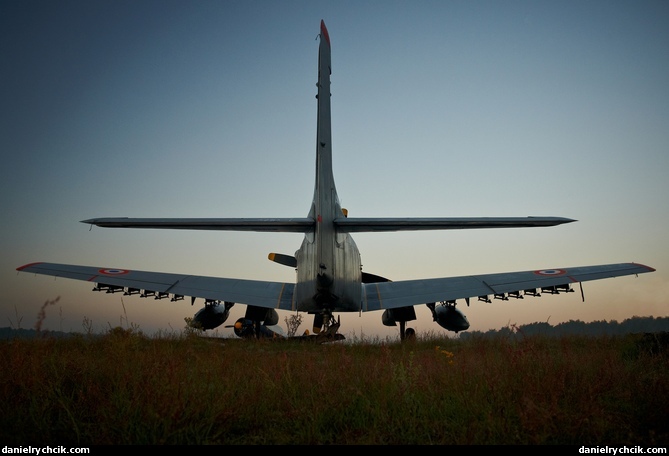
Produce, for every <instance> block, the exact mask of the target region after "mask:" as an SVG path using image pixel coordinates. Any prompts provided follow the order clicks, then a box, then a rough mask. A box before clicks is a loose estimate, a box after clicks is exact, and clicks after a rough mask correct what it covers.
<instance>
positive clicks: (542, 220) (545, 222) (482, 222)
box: [334, 217, 576, 233]
mask: <svg viewBox="0 0 669 456" xmlns="http://www.w3.org/2000/svg"><path fill="white" fill-rule="evenodd" d="M575 221H576V220H573V219H569V218H564V217H404V218H401V217H386V218H375V217H368V218H361V217H357V218H356V217H353V218H351V217H347V218H344V217H342V218H338V219H335V221H334V223H335V225H336V226H337V227H338V228H339V229H340V230H341V231H343V232H346V233H360V232H369V231H423V230H464V229H475V228H524V227H534V226H555V225H562V224H563V223H571V222H575Z"/></svg>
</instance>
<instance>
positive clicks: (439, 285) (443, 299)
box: [18, 21, 654, 340]
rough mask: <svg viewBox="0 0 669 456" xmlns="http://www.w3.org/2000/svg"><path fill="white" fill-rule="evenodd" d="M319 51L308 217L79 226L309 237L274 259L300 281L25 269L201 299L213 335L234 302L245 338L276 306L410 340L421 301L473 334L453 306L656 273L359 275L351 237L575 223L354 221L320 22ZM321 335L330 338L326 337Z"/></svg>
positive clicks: (335, 325) (332, 327)
mask: <svg viewBox="0 0 669 456" xmlns="http://www.w3.org/2000/svg"><path fill="white" fill-rule="evenodd" d="M319 36H320V43H319V51H318V84H317V86H318V94H317V95H316V98H317V100H318V101H317V105H318V117H317V140H316V183H315V187H314V195H313V200H312V203H311V208H310V209H309V213H308V215H307V216H306V217H303V218H213V219H212V218H95V219H89V220H83V223H88V224H91V225H96V226H99V227H108V228H152V229H186V230H221V231H226V230H228V231H231V230H232V231H260V232H291V233H304V240H303V241H302V245H301V246H300V248H299V249H298V250H297V252H295V255H294V256H293V255H285V254H279V253H270V254H269V259H270V260H272V261H274V262H277V263H279V264H282V265H285V266H290V267H292V268H295V269H296V272H297V278H296V282H295V283H280V282H267V281H258V280H243V279H234V278H217V277H203V276H193V275H188V274H170V273H162V272H148V271H137V270H129V269H115V268H100V267H89V266H76V265H65V264H54V263H32V264H28V265H25V266H21V267H19V268H18V270H19V271H23V272H33V273H37V274H46V275H51V276H58V277H66V278H70V279H76V280H84V281H87V282H95V283H96V286H95V288H94V290H95V291H106V292H107V293H116V292H123V293H124V294H126V295H135V294H137V295H139V296H141V297H148V296H153V297H155V299H162V298H170V299H171V300H172V301H177V300H182V299H184V297H185V296H190V297H191V303H193V302H194V300H195V299H196V298H203V299H204V301H205V305H204V307H203V308H202V309H201V310H200V311H198V312H197V313H196V314H195V316H194V317H193V324H194V325H197V326H199V327H201V328H202V329H205V330H208V329H213V328H216V327H218V326H220V325H221V324H223V323H224V322H225V321H226V319H227V318H228V315H229V312H230V309H231V308H232V306H234V305H235V303H240V304H245V305H246V306H247V307H246V313H245V316H244V318H240V319H239V320H237V322H236V323H235V325H234V328H235V334H237V335H238V336H240V337H248V336H255V337H261V336H262V335H264V334H268V333H267V331H266V330H267V326H272V325H276V324H277V323H278V318H279V317H278V313H277V312H276V311H277V310H286V311H299V312H307V313H309V314H313V315H314V323H313V330H314V333H316V334H319V335H321V338H322V339H323V338H324V339H326V340H338V339H341V338H343V336H341V334H338V332H337V331H338V329H339V326H340V324H339V320H338V319H337V320H336V319H335V317H334V315H333V314H334V313H335V312H369V311H380V310H383V314H382V317H381V318H382V322H383V324H385V325H387V326H396V325H397V323H399V324H400V337H401V339H405V338H406V337H408V336H411V335H413V334H414V331H413V330H412V329H411V328H406V323H407V322H409V321H413V320H415V319H416V313H415V310H414V306H415V305H427V307H428V308H429V309H430V310H431V312H432V316H433V319H434V321H435V322H437V324H439V325H440V326H441V327H443V328H445V329H447V330H451V331H455V332H458V331H463V330H466V329H468V328H469V321H468V320H467V318H466V317H465V316H464V315H463V314H462V313H461V312H460V310H459V309H457V308H456V300H458V299H464V300H465V301H466V302H467V305H469V300H470V298H476V299H478V300H480V301H486V302H490V297H491V296H492V297H494V298H497V299H504V300H506V299H509V298H522V297H523V296H526V295H529V296H540V295H541V293H551V294H556V293H560V292H570V291H573V289H572V284H574V283H580V282H584V281H588V280H597V279H604V278H608V277H616V276H624V275H632V274H640V273H645V272H652V271H654V269H653V268H651V267H648V266H644V265H641V264H636V263H621V264H608V265H598V266H586V267H570V268H552V269H541V270H533V271H524V272H506V273H499V274H484V275H473V276H462V277H447V278H434V279H419V280H405V281H396V282H394V281H391V280H389V279H387V278H384V277H380V276H377V275H374V274H371V273H368V272H365V271H363V270H362V266H361V260H360V253H359V251H358V248H357V246H356V244H355V242H353V239H352V237H351V233H356V232H378V231H386V232H387V231H406V230H451V229H473V228H518V227H539V226H555V225H560V224H563V223H569V222H573V221H574V220H572V219H568V218H562V217H479V218H471V217H467V218H444V217H435V218H396V217H392V218H356V217H347V211H346V210H345V209H342V207H341V205H340V202H339V198H338V197H337V190H336V188H335V182H334V176H333V172H332V148H331V143H332V141H331V137H332V132H331V125H330V96H331V94H330V74H331V63H330V36H329V34H328V30H327V28H326V27H325V23H324V22H323V21H321V25H320V35H319ZM323 336H324V337H323Z"/></svg>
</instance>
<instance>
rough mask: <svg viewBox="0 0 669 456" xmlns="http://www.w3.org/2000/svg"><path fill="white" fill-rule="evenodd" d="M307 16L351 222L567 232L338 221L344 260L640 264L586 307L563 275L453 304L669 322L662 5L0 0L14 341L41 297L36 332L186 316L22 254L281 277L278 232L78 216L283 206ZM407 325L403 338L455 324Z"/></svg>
mask: <svg viewBox="0 0 669 456" xmlns="http://www.w3.org/2000/svg"><path fill="white" fill-rule="evenodd" d="M321 19H323V20H324V21H325V23H326V25H327V27H328V30H329V34H330V39H331V44H332V79H331V80H332V90H331V92H332V135H333V167H334V175H335V181H336V185H337V190H338V193H339V198H340V201H341V203H342V206H343V207H345V208H347V209H348V211H349V214H350V215H351V216H353V217H374V216H378V217H411V216H416V217H458V216H463V217H465V216H473V217H478V216H480V217H484V216H490V217H492V216H509V217H511V216H519V217H522V216H531V215H534V216H559V217H567V218H572V219H576V220H578V222H576V223H570V224H567V225H562V226H557V227H550V228H519V229H504V230H462V231H431V232H415V233H413V232H399V233H382V234H374V233H359V234H355V235H354V236H353V237H354V239H355V242H356V243H357V245H358V247H359V249H360V253H361V256H362V263H363V269H364V270H365V271H367V272H370V273H373V274H378V275H382V276H385V277H388V278H390V279H392V280H403V279H414V278H421V277H448V276H459V275H467V274H481V273H495V272H510V271H522V270H535V269H548V268H561V267H572V266H588V265H597V264H608V263H622V262H638V263H642V264H646V265H648V266H651V267H653V268H656V269H657V271H656V272H654V273H651V274H643V275H640V276H639V277H633V276H630V277H619V278H614V279H606V280H600V281H595V282H585V283H584V284H583V288H584V292H585V302H582V301H581V294H580V292H579V289H578V286H577V287H576V293H571V294H568V295H559V296H542V297H541V298H529V297H528V298H525V299H523V300H510V301H505V302H502V301H493V302H492V303H491V304H486V303H482V302H476V301H475V300H472V303H471V306H470V307H466V306H465V305H464V302H463V303H461V305H460V307H459V308H460V309H461V310H463V312H464V313H465V314H466V315H467V317H468V318H469V321H470V323H471V328H470V329H471V330H481V331H486V330H488V329H499V328H501V327H504V326H506V325H508V324H526V323H532V322H546V321H548V322H549V323H550V324H553V325H555V324H558V323H560V322H564V321H569V320H581V321H586V322H589V321H595V320H607V321H609V320H617V321H622V320H624V319H627V318H631V317H633V316H654V317H666V316H669V305H668V304H669V300H668V298H669V229H668V227H669V203H668V202H667V198H668V196H669V178H668V177H667V173H668V172H669V46H668V44H669V26H668V25H667V24H669V2H666V1H639V2H632V1H620V2H618V1H610V0H607V1H596V0H593V1H573V2H572V1H560V2H548V1H521V0H518V1H441V0H440V1H390V0H383V1H336V2H333V1H311V0H310V1H248V0H245V1H170V0H160V1H148V0H132V1H123V0H114V1H54V2H51V1H31V0H20V1H19V0H5V1H3V2H1V3H0V49H1V52H0V56H1V58H2V71H0V97H1V98H0V100H1V104H2V110H1V111H0V112H1V116H2V118H1V122H0V151H1V153H2V160H3V163H4V165H3V167H2V169H3V179H2V180H0V185H1V191H0V208H1V209H2V210H1V211H0V220H1V223H2V225H1V226H2V236H1V237H0V242H1V247H2V256H1V257H0V265H1V267H0V287H1V290H2V291H1V293H0V312H1V316H2V323H0V326H14V327H18V326H20V327H22V328H32V327H34V325H35V322H36V319H37V315H38V312H39V310H40V307H41V306H42V304H43V303H44V302H46V301H48V300H52V299H55V298H56V297H60V300H59V301H58V303H57V304H55V305H54V306H50V307H49V308H48V309H46V319H45V320H44V323H43V326H42V327H43V328H47V329H53V330H63V331H83V330H84V327H83V326H84V322H90V325H91V327H92V329H93V330H95V331H105V330H106V329H108V328H109V327H110V326H117V325H119V324H121V323H123V324H124V325H125V324H127V322H130V323H133V324H136V325H138V326H139V327H140V329H142V330H143V331H145V332H147V333H152V332H154V331H157V330H163V331H177V332H180V331H181V330H182V329H183V327H184V326H185V324H184V317H192V316H193V314H194V313H195V312H196V311H197V310H198V309H199V308H200V307H201V305H202V302H201V300H198V301H196V305H195V306H194V307H191V306H190V303H189V301H181V302H169V300H161V301H156V300H153V299H140V298H138V297H136V296H133V297H127V296H126V297H122V296H121V295H120V294H114V295H106V294H103V293H93V292H91V288H92V284H89V283H85V282H80V281H74V280H68V279H60V278H59V279H54V278H53V277H48V276H35V275H33V274H27V273H18V272H17V271H16V268H17V267H19V266H21V265H24V264H27V263H32V262H38V261H45V262H54V263H70V264H80V265H89V266H99V267H109V268H125V269H141V270H149V271H161V272H174V273H185V274H196V275H208V276H219V277H237V278H249V279H258V280H271V281H285V282H294V281H295V272H294V270H293V269H292V268H289V267H285V266H281V265H278V264H276V263H272V262H270V261H268V260H267V254H268V253H270V252H277V253H286V254H291V255H292V254H293V253H294V252H295V250H297V248H298V247H299V246H300V243H301V240H302V236H301V235H299V234H291V233H277V234H264V233H251V232H248V233H246V232H244V233H241V232H240V233H236V232H202V231H181V230H138V229H105V228H97V227H94V228H93V229H92V230H91V229H90V227H89V225H86V224H82V223H80V221H81V220H84V219H90V218H97V217H121V216H127V217H304V216H306V215H307V213H308V211H309V207H310V203H311V198H312V195H313V188H314V166H315V151H316V99H315V94H316V86H315V84H316V79H317V62H318V41H317V35H318V33H319V24H320V21H321ZM244 309H245V306H243V305H239V306H235V308H234V309H233V312H232V315H231V317H230V319H229V320H228V322H226V324H232V323H234V321H235V319H236V318H238V317H239V316H242V315H243V312H244ZM417 313H418V320H417V321H415V322H411V323H410V324H409V326H411V327H413V328H415V329H416V331H417V332H419V333H421V332H426V331H434V332H436V333H439V334H444V335H445V334H449V335H452V334H453V333H449V332H447V331H446V330H444V329H442V328H440V327H439V326H438V325H437V324H436V323H434V322H433V321H432V318H431V316H430V313H429V310H427V309H426V308H425V306H419V307H418V308H417ZM287 315H289V314H288V313H280V321H281V324H282V326H285V324H284V322H283V319H284V317H285V316H287ZM341 317H342V330H341V332H342V333H343V334H345V335H354V336H381V337H385V336H390V337H393V336H396V335H398V334H399V329H398V328H388V327H384V326H382V325H381V312H372V313H369V314H364V315H362V316H360V315H358V314H357V313H354V314H343V315H342V316H341ZM126 318H127V322H126V320H125V319H126ZM121 319H123V321H122V320H121ZM310 320H311V319H310V318H309V325H307V324H304V325H303V326H302V328H301V330H303V329H306V328H307V327H308V326H310V322H311V321H310ZM218 334H219V335H221V336H229V335H230V334H232V330H230V329H220V330H219V332H218Z"/></svg>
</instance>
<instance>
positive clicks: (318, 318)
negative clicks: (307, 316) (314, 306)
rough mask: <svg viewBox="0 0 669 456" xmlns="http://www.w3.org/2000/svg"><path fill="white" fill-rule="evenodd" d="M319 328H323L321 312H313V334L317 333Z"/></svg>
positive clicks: (319, 330)
mask: <svg viewBox="0 0 669 456" xmlns="http://www.w3.org/2000/svg"><path fill="white" fill-rule="evenodd" d="M321 329H323V314H322V313H317V314H314V326H313V330H314V334H318V333H320V332H321Z"/></svg>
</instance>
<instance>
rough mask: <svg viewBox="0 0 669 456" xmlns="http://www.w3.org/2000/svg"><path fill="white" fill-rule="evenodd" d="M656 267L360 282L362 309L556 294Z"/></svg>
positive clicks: (630, 265)
mask: <svg viewBox="0 0 669 456" xmlns="http://www.w3.org/2000/svg"><path fill="white" fill-rule="evenodd" d="M654 270H655V269H653V268H651V267H648V266H644V265H642V264H636V263H621V264H607V265H600V266H584V267H575V268H561V269H541V270H536V271H525V272H505V273H500V274H482V275H474V276H462V277H448V278H438V279H419V280H406V281H399V282H379V283H369V284H363V287H364V302H363V308H362V310H363V311H371V310H380V309H393V308H397V307H405V306H412V305H416V304H426V303H430V302H441V301H452V300H456V299H465V298H467V299H468V298H471V297H481V298H482V299H483V298H485V299H488V297H489V296H491V295H492V296H497V297H500V298H502V299H504V298H508V296H509V294H512V295H514V296H515V297H520V296H523V294H534V295H537V294H539V293H541V292H542V291H543V292H546V293H557V292H559V291H566V290H567V288H568V286H569V285H570V284H572V283H577V282H585V281H588V280H598V279H605V278H608V277H618V276H625V275H633V274H642V273H644V272H653V271H654Z"/></svg>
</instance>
